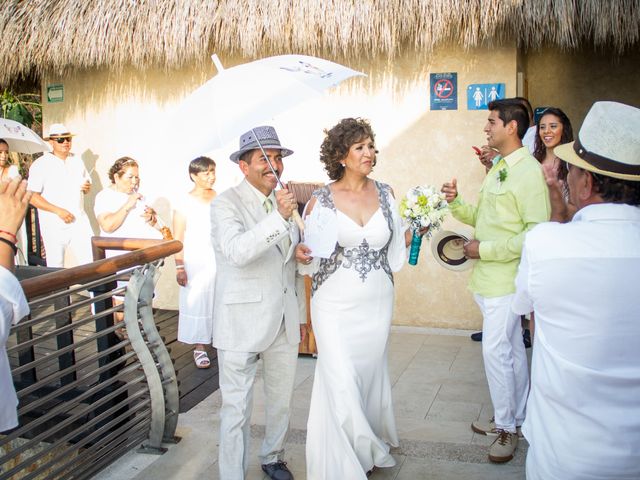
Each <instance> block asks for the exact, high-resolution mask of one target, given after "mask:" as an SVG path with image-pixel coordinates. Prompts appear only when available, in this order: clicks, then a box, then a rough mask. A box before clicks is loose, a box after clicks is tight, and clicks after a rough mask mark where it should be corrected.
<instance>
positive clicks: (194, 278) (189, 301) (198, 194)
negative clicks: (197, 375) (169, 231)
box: [173, 157, 216, 368]
mask: <svg viewBox="0 0 640 480" xmlns="http://www.w3.org/2000/svg"><path fill="white" fill-rule="evenodd" d="M189 177H190V178H191V181H192V182H193V183H194V187H193V190H191V191H190V192H189V193H188V194H187V195H185V196H184V198H183V199H182V201H180V202H178V203H177V205H176V208H175V209H174V211H173V234H174V236H175V238H176V240H180V241H181V242H182V244H183V249H182V251H180V252H178V253H177V254H176V256H175V259H176V281H177V282H178V285H180V287H181V288H180V306H179V318H178V341H180V342H183V343H188V344H192V345H195V347H194V350H193V361H194V362H195V364H196V367H198V368H209V367H210V366H211V361H210V360H209V356H208V355H207V352H206V351H205V347H204V346H205V345H211V335H212V329H213V293H214V286H215V277H216V259H215V256H214V253H213V245H211V216H210V213H209V207H210V204H211V202H212V201H213V199H214V198H215V196H216V191H215V190H214V189H213V184H214V183H215V181H216V163H215V162H214V161H213V160H212V159H210V158H208V157H198V158H196V159H195V160H192V161H191V163H189Z"/></svg>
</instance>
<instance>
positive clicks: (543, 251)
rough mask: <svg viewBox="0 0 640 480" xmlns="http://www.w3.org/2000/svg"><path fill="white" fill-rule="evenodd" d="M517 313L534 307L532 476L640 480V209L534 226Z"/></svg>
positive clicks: (591, 210)
mask: <svg viewBox="0 0 640 480" xmlns="http://www.w3.org/2000/svg"><path fill="white" fill-rule="evenodd" d="M512 309H513V311H514V312H515V313H518V314H524V313H528V312H530V311H535V345H534V349H533V361H532V370H531V392H530V395H529V402H528V406H527V417H526V420H525V423H524V425H523V428H522V431H523V433H524V435H525V436H526V438H527V440H528V441H529V443H530V448H529V452H528V456H527V479H528V480H533V479H544V480H554V479H557V480H571V479H589V480H596V479H599V480H605V479H606V480H611V479H622V478H624V479H631V478H640V347H639V346H638V342H639V341H640V208H638V207H633V206H630V205H621V204H610V203H609V204H607V203H604V204H597V205H590V206H587V207H585V208H583V209H581V210H580V211H578V212H577V213H576V215H575V217H574V219H573V221H572V222H571V223H569V224H558V223H545V224H540V225H538V226H536V227H535V228H534V229H533V230H532V231H531V232H529V234H528V235H527V237H526V240H525V244H524V248H523V252H522V261H521V264H520V269H519V272H518V275H517V277H516V294H515V298H514V300H513V304H512Z"/></svg>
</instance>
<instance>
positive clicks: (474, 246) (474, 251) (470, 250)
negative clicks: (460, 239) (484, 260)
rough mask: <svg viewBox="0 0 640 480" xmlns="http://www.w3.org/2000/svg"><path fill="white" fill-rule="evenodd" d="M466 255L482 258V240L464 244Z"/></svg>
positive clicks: (463, 248)
mask: <svg viewBox="0 0 640 480" xmlns="http://www.w3.org/2000/svg"><path fill="white" fill-rule="evenodd" d="M462 251H463V252H464V256H465V257H467V258H475V259H478V258H480V242H479V241H478V240H471V241H469V242H467V243H465V244H464V246H463V247H462Z"/></svg>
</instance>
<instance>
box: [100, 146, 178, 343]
mask: <svg viewBox="0 0 640 480" xmlns="http://www.w3.org/2000/svg"><path fill="white" fill-rule="evenodd" d="M109 180H111V185H110V186H109V187H107V188H105V189H104V190H102V191H101V192H100V193H98V194H97V195H96V201H95V205H94V207H93V211H94V213H95V215H96V218H97V220H98V225H100V235H101V236H103V237H121V238H145V239H147V238H149V239H161V238H162V237H163V235H162V233H161V229H162V228H166V227H161V226H160V223H159V222H158V216H157V214H156V211H155V210H154V209H153V208H151V207H150V206H149V205H146V204H145V202H144V197H143V196H142V194H140V193H139V192H138V188H139V187H140V176H139V173H138V163H137V162H136V161H135V160H134V159H133V158H130V157H122V158H119V159H118V160H116V161H115V163H114V164H113V165H112V166H111V168H110V169H109ZM124 253H127V252H126V251H117V250H107V251H106V257H114V256H117V255H122V254H124ZM122 284H123V283H122V282H119V285H122ZM113 299H114V304H120V303H122V302H123V298H122V297H116V296H114V297H113ZM115 320H116V322H121V321H123V320H124V316H123V314H122V313H121V312H118V313H116V314H115ZM114 333H115V335H116V336H117V337H118V338H120V339H121V340H122V339H123V338H125V337H126V333H125V332H124V330H122V329H118V330H116V331H115V332H114Z"/></svg>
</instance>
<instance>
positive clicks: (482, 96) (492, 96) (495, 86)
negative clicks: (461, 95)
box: [467, 83, 505, 110]
mask: <svg viewBox="0 0 640 480" xmlns="http://www.w3.org/2000/svg"><path fill="white" fill-rule="evenodd" d="M504 91H505V84H504V83H472V84H471V85H469V86H468V87H467V110H487V105H489V102H493V101H494V100H500V99H502V98H504Z"/></svg>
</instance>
